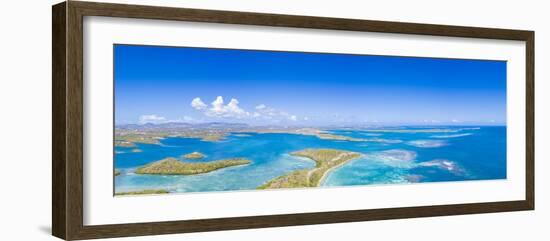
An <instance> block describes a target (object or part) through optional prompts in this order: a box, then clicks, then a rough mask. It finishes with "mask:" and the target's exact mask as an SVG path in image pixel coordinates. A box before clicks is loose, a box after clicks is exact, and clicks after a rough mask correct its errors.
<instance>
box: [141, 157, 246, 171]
mask: <svg viewBox="0 0 550 241" xmlns="http://www.w3.org/2000/svg"><path fill="white" fill-rule="evenodd" d="M250 163H252V162H251V161H250V160H247V159H244V158H231V159H224V160H218V161H210V162H183V161H180V160H178V159H176V158H173V157H169V158H166V159H162V160H160V161H156V162H153V163H150V164H147V165H145V166H143V167H140V168H138V169H136V174H156V175H195V174H201V173H207V172H211V171H215V170H218V169H222V168H226V167H231V166H240V165H246V164H250Z"/></svg>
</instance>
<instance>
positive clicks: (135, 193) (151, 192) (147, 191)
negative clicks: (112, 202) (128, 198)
mask: <svg viewBox="0 0 550 241" xmlns="http://www.w3.org/2000/svg"><path fill="white" fill-rule="evenodd" d="M167 193H170V192H168V191H166V190H164V189H158V190H155V189H151V190H142V191H133V192H117V193H115V195H116V196H124V195H147V194H167Z"/></svg>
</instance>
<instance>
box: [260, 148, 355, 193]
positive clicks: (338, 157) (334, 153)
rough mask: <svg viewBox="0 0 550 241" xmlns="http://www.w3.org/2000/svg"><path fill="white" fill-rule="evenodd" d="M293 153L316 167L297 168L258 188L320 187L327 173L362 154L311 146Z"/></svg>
mask: <svg viewBox="0 0 550 241" xmlns="http://www.w3.org/2000/svg"><path fill="white" fill-rule="evenodd" d="M291 155H294V156H296V157H303V158H308V159H311V160H313V161H315V163H316V165H315V167H314V168H306V169H301V170H296V171H293V172H291V173H288V174H285V175H282V176H279V177H276V178H273V179H271V180H269V181H267V182H266V183H264V184H262V185H260V186H258V187H257V189H276V188H302V187H319V186H320V185H321V183H322V181H323V180H324V179H325V178H326V176H327V173H329V172H331V171H333V170H334V169H335V168H338V167H340V166H342V165H343V164H345V163H348V162H349V161H351V160H355V159H357V158H359V157H361V156H362V155H361V154H360V153H357V152H351V151H344V150H338V149H311V148H310V149H304V150H301V151H296V152H292V153H291Z"/></svg>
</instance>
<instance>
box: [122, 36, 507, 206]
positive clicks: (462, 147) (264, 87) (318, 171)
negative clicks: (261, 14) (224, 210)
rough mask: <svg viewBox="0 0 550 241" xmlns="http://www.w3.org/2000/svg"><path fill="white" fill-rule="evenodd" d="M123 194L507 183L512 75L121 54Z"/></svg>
mask: <svg viewBox="0 0 550 241" xmlns="http://www.w3.org/2000/svg"><path fill="white" fill-rule="evenodd" d="M114 62H115V65H114V71H115V72H114V81H115V96H114V100H115V120H114V122H115V123H114V137H115V140H114V143H113V153H114V154H113V155H114V166H113V176H114V194H115V195H117V196H125V195H129V196H133V195H147V194H169V193H190V192H214V191H238V190H258V191H260V190H269V189H291V188H322V187H344V186H358V185H382V184H394V185H397V184H407V183H430V182H448V181H475V180H497V179H506V62H503V61H489V60H459V59H437V58H416V57H394V56H368V55H349V54H325V53H303V52H276V51H260V50H232V49H211V48H187V47H160V46H137V45H114Z"/></svg>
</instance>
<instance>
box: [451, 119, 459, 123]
mask: <svg viewBox="0 0 550 241" xmlns="http://www.w3.org/2000/svg"><path fill="white" fill-rule="evenodd" d="M451 122H453V123H460V122H461V121H459V120H457V119H452V120H451Z"/></svg>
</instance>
